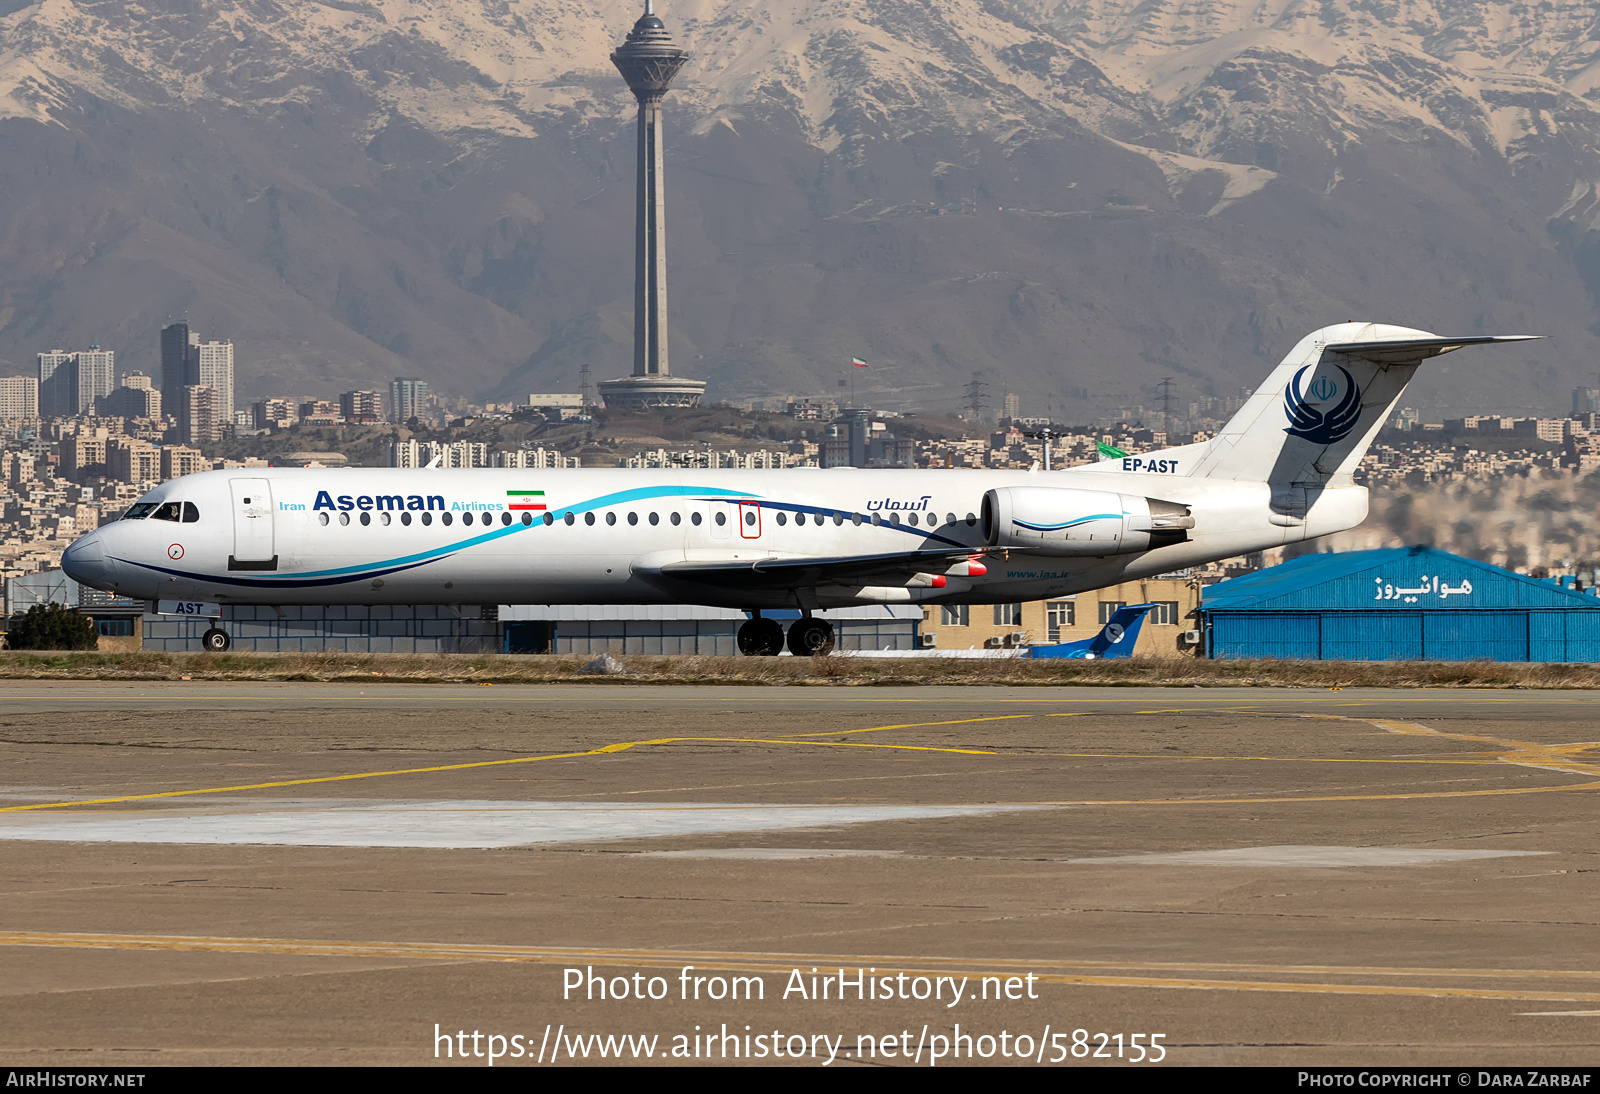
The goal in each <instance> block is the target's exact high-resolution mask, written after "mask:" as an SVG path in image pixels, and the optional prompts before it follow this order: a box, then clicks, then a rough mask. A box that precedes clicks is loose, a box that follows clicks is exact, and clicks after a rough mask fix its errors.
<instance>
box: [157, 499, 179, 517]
mask: <svg viewBox="0 0 1600 1094" xmlns="http://www.w3.org/2000/svg"><path fill="white" fill-rule="evenodd" d="M150 519H151V520H170V521H179V520H182V519H183V502H181V501H164V502H162V503H161V505H160V507H159V508H157V509H156V511H155V512H154V513H151V514H150Z"/></svg>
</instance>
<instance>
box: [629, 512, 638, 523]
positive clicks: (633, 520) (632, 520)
mask: <svg viewBox="0 0 1600 1094" xmlns="http://www.w3.org/2000/svg"><path fill="white" fill-rule="evenodd" d="M628 523H629V524H638V523H639V514H638V513H629V514H628Z"/></svg>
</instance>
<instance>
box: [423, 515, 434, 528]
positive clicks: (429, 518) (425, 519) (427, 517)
mask: <svg viewBox="0 0 1600 1094" xmlns="http://www.w3.org/2000/svg"><path fill="white" fill-rule="evenodd" d="M432 523H433V514H432V513H423V514H422V524H423V527H427V526H428V525H430V524H432Z"/></svg>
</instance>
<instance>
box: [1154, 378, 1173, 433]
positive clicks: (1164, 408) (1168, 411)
mask: <svg viewBox="0 0 1600 1094" xmlns="http://www.w3.org/2000/svg"><path fill="white" fill-rule="evenodd" d="M1156 387H1158V388H1160V389H1161V428H1162V430H1163V431H1165V433H1166V434H1167V436H1168V437H1171V436H1172V387H1173V383H1172V377H1170V376H1168V377H1167V378H1166V379H1164V380H1162V381H1161V382H1160V383H1159V384H1157V385H1156Z"/></svg>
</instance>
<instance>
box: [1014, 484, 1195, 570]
mask: <svg viewBox="0 0 1600 1094" xmlns="http://www.w3.org/2000/svg"><path fill="white" fill-rule="evenodd" d="M1193 527H1194V517H1192V516H1190V515H1189V508H1188V506H1186V505H1180V504H1178V503H1177V502H1173V501H1160V500H1158V499H1156V498H1142V497H1138V496H1136V495H1133V494H1114V493H1112V492H1110V491H1109V490H1074V489H1068V488H1062V487H1053V486H1007V487H1003V488H1000V489H997V490H990V491H989V492H988V493H986V494H984V495H983V530H984V534H985V535H986V536H987V537H988V541H989V546H990V547H1019V548H1026V549H1028V550H1029V551H1032V552H1033V553H1035V554H1041V555H1127V554H1136V553H1138V552H1140V551H1148V550H1150V549H1152V548H1155V547H1167V546H1170V545H1171V544H1174V543H1182V542H1184V541H1185V540H1187V539H1188V538H1189V533H1188V529H1190V528H1193Z"/></svg>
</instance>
